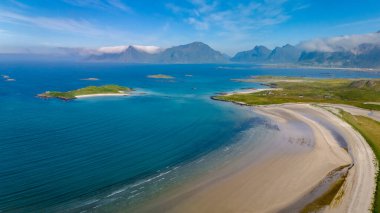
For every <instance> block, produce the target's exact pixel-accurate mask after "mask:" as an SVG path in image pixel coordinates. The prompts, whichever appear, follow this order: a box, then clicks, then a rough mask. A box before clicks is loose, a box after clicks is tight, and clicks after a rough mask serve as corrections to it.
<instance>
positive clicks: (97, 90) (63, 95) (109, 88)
mask: <svg viewBox="0 0 380 213" xmlns="http://www.w3.org/2000/svg"><path fill="white" fill-rule="evenodd" d="M120 91H122V92H130V91H132V89H130V88H128V87H123V86H118V85H104V86H88V87H84V88H81V89H77V90H72V91H67V92H57V91H48V92H45V93H43V94H39V95H38V96H39V97H42V98H60V99H65V100H70V99H75V98H76V97H75V96H78V95H92V94H109V93H115V94H117V93H120Z"/></svg>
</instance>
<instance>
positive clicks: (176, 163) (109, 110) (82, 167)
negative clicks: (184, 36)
mask: <svg viewBox="0 0 380 213" xmlns="http://www.w3.org/2000/svg"><path fill="white" fill-rule="evenodd" d="M0 74H2V75H9V76H10V77H11V78H14V79H16V81H13V82H8V81H5V80H4V79H3V78H0V212H57V211H58V212H62V211H66V212H79V211H83V212H86V211H99V212H102V211H111V210H117V209H118V208H119V210H120V209H123V208H128V207H130V206H133V205H136V204H139V203H141V202H144V200H147V199H151V198H153V197H155V196H159V195H160V193H161V192H162V191H165V189H166V188H168V187H170V186H173V185H180V184H181V183H182V182H184V181H186V180H187V179H189V178H191V176H192V175H201V174H202V173H204V172H205V171H207V170H209V169H210V168H214V167H217V166H218V162H222V161H223V160H225V159H227V158H228V156H233V155H234V150H235V151H236V150H239V149H238V145H239V143H242V142H241V141H244V138H247V135H249V138H250V141H245V143H257V144H260V142H262V141H261V140H260V138H261V135H262V134H265V133H266V130H265V129H266V128H265V124H266V121H265V119H264V118H262V117H260V116H258V115H256V114H255V113H254V112H252V111H251V110H250V109H249V108H247V107H240V106H235V105H233V104H230V103H224V102H217V101H213V100H211V99H210V96H212V95H214V94H215V93H218V92H227V91H231V90H239V89H242V88H252V87H257V88H259V87H262V86H260V85H259V84H252V83H239V82H233V81H231V79H235V78H247V77H249V76H255V75H282V76H284V75H286V76H309V77H323V78H329V77H343V78H357V77H367V78H378V77H380V73H369V72H353V71H345V70H339V71H337V70H318V69H314V70H313V69H307V70H306V69H270V68H265V69H264V68H259V67H255V66H251V65H126V64H95V63H94V64H87V63H75V64H72V63H67V64H66V63H4V62H2V63H1V64H0ZM151 74H167V75H171V76H174V77H175V79H173V80H167V79H149V78H146V76H147V75H151ZM90 77H93V78H99V79H100V80H99V81H83V80H81V79H84V78H90ZM104 84H119V85H123V86H128V87H132V88H134V89H136V92H135V93H134V94H133V95H132V96H129V97H97V98H87V99H80V100H74V101H61V100H44V99H39V98H36V97H35V96H36V94H39V93H42V92H45V91H47V90H50V91H53V90H58V91H66V90H73V89H77V88H81V87H84V86H88V85H104ZM218 153H219V154H218ZM220 153H224V154H220ZM235 154H236V153H235ZM217 156H218V157H217ZM216 158H217V160H215V159H216ZM205 159H207V160H205ZM212 159H213V160H212Z"/></svg>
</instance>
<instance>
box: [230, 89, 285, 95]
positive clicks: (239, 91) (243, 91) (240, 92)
mask: <svg viewBox="0 0 380 213" xmlns="http://www.w3.org/2000/svg"><path fill="white" fill-rule="evenodd" d="M274 90H282V89H281V88H262V89H255V88H251V89H241V90H238V91H234V92H228V93H223V95H224V96H231V95H236V94H249V93H257V92H262V91H274Z"/></svg>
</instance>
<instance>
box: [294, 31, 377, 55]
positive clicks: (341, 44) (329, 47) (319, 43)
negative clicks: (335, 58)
mask: <svg viewBox="0 0 380 213" xmlns="http://www.w3.org/2000/svg"><path fill="white" fill-rule="evenodd" d="M362 44H373V45H380V32H376V33H368V34H358V35H345V36H336V37H330V38H320V39H313V40H309V41H303V42H301V43H300V44H298V45H297V46H298V47H299V48H300V49H302V50H305V51H310V52H311V51H317V52H341V51H349V52H352V53H355V52H356V51H357V49H358V47H359V46H360V45H362Z"/></svg>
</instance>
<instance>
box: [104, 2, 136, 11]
mask: <svg viewBox="0 0 380 213" xmlns="http://www.w3.org/2000/svg"><path fill="white" fill-rule="evenodd" d="M108 3H109V4H110V5H112V6H113V7H115V8H118V9H119V10H122V11H124V12H132V9H131V8H130V7H129V6H127V5H126V4H124V3H123V2H121V1H120V0H108Z"/></svg>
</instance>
